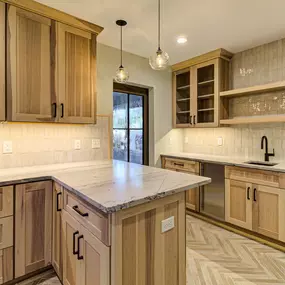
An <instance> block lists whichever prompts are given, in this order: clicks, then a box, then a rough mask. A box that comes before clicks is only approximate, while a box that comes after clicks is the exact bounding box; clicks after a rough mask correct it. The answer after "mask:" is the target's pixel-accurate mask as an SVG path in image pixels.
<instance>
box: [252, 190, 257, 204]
mask: <svg viewBox="0 0 285 285" xmlns="http://www.w3.org/2000/svg"><path fill="white" fill-rule="evenodd" d="M256 191H257V190H256V188H254V190H253V201H254V202H256V201H257V200H256Z"/></svg>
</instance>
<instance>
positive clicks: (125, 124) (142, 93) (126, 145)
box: [113, 83, 148, 165]
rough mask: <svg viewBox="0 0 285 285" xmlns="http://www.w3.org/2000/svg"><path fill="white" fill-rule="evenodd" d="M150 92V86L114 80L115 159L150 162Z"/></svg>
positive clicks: (141, 162)
mask: <svg viewBox="0 0 285 285" xmlns="http://www.w3.org/2000/svg"><path fill="white" fill-rule="evenodd" d="M147 92H148V90H147V89H142V88H137V87H131V86H127V85H122V84H117V83H114V92H113V158H114V159H118V160H123V161H127V162H133V163H138V164H145V165H147V164H148V152H147V148H148V134H147V121H148V120H147V113H148V112H147V111H148V96H147Z"/></svg>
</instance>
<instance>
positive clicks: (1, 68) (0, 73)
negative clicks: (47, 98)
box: [0, 2, 6, 121]
mask: <svg viewBox="0 0 285 285" xmlns="http://www.w3.org/2000/svg"><path fill="white" fill-rule="evenodd" d="M5 25H6V23H5V3H3V2H0V121H4V120H5V104H6V103H5V85H6V84H5V81H6V79H5Z"/></svg>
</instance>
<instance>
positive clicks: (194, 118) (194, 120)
mask: <svg viewBox="0 0 285 285" xmlns="http://www.w3.org/2000/svg"><path fill="white" fill-rule="evenodd" d="M193 124H194V125H196V116H194V117H193Z"/></svg>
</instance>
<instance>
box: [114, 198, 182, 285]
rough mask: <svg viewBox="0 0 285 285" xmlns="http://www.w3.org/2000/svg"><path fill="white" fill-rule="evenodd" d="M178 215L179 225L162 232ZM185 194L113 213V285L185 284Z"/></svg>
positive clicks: (176, 224)
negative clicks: (166, 223)
mask: <svg viewBox="0 0 285 285" xmlns="http://www.w3.org/2000/svg"><path fill="white" fill-rule="evenodd" d="M171 216H174V220H175V227H174V228H173V229H171V230H170V231H168V232H165V233H161V222H162V220H164V219H167V218H169V217H171ZM185 218H186V214H185V193H179V194H175V195H173V196H170V197H165V198H162V199H160V200H156V201H152V202H151V203H146V204H144V205H140V206H137V207H133V208H130V209H126V210H122V211H120V212H117V213H114V214H113V216H112V247H111V271H112V273H111V276H112V277H111V285H139V284H140V285H141V284H144V285H146V284H147V285H154V284H160V285H178V284H179V285H185V284H186V270H185V267H186V252H185V246H186V245H185V243H186V233H185V226H186V224H185Z"/></svg>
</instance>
